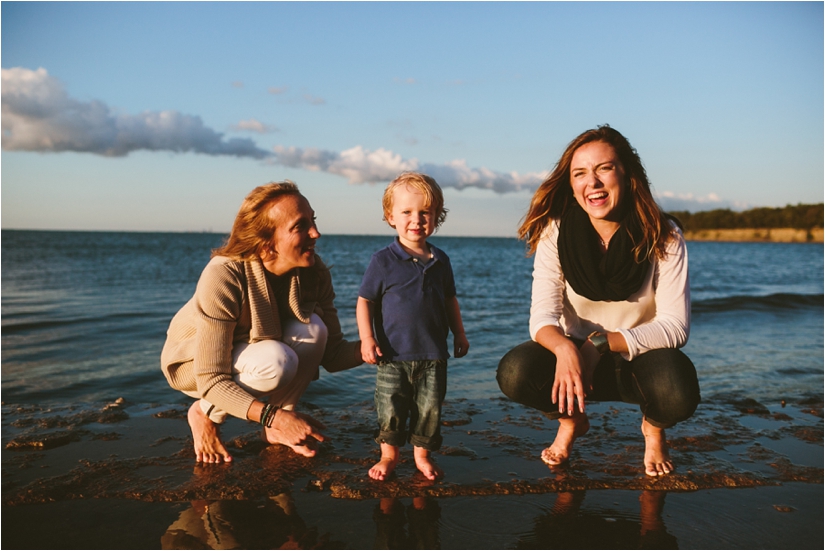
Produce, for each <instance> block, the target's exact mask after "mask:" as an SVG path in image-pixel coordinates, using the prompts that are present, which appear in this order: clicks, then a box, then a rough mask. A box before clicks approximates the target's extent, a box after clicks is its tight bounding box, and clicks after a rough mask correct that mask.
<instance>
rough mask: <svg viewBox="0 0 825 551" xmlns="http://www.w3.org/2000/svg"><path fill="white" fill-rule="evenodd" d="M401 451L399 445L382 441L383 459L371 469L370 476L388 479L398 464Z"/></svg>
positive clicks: (374, 478) (377, 478)
mask: <svg viewBox="0 0 825 551" xmlns="http://www.w3.org/2000/svg"><path fill="white" fill-rule="evenodd" d="M399 458H400V453H399V450H398V446H391V445H389V444H387V443H385V442H382V443H381V460H380V461H379V462H378V463H376V464H375V465H373V466H372V468H371V469H370V472H369V474H370V478H371V479H373V480H386V479H387V477H389V476H390V475H391V474H392V472H393V471H394V470H395V466H396V465H398V459H399Z"/></svg>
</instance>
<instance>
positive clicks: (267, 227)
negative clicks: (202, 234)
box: [212, 180, 301, 260]
mask: <svg viewBox="0 0 825 551" xmlns="http://www.w3.org/2000/svg"><path fill="white" fill-rule="evenodd" d="M288 195H298V196H301V192H299V191H298V186H297V185H295V184H294V183H293V182H290V181H289V180H285V181H283V182H272V183H269V184H266V185H263V186H258V187H256V188H255V189H253V190H252V192H251V193H250V194H249V195H247V196H246V199H244V201H243V204H241V208H240V210H238V215H237V216H236V217H235V223H234V224H232V232H231V233H230V234H229V237H227V238H226V242H224V244H223V246H222V247H220V248H217V249H214V250H213V251H212V256H213V257H214V256H226V257H229V258H231V259H233V260H252V259H254V258H260V256H261V253H262V252H263V251H264V249H265V248H266V247H268V246H269V245H270V244H271V243H272V238H273V236H274V235H275V225H276V223H277V221H276V220H275V218H274V217H273V216H272V211H271V208H272V205H274V204H275V203H277V202H278V201H280V200H281V199H282V198H284V197H286V196H288Z"/></svg>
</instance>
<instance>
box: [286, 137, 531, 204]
mask: <svg viewBox="0 0 825 551" xmlns="http://www.w3.org/2000/svg"><path fill="white" fill-rule="evenodd" d="M272 150H273V151H274V153H275V158H274V162H275V163H277V164H280V165H283V166H288V167H291V168H303V169H305V170H312V171H321V172H328V173H330V174H337V175H339V176H344V177H345V178H347V179H348V180H349V183H350V184H364V183H370V184H373V183H377V182H389V181H390V180H392V179H393V178H395V177H396V176H397V175H398V174H399V173H401V172H405V171H420V172H424V173H426V174H429V175H430V176H432V177H433V178H435V179H436V181H437V182H438V183H439V184H440V185H441V187H453V188H457V189H463V188H467V187H474V188H480V189H490V190H493V191H495V192H497V193H508V192H515V191H522V190H534V189H536V188H537V187H538V186H539V184H540V183H541V182H542V179H543V177H544V175H543V174H540V173H537V172H529V173H526V174H518V173H517V172H508V173H502V172H496V171H494V170H490V169H488V168H470V167H469V166H467V162H466V161H464V160H463V159H459V160H454V161H450V162H448V163H446V164H432V163H420V162H419V161H418V159H403V158H402V157H401V155H399V154H397V153H393V152H392V151H389V150H386V149H383V148H379V149H376V150H375V151H369V150H366V149H364V148H363V147H361V146H360V145H359V146H355V147H353V148H350V149H347V150H345V151H342V152H340V153H338V152H335V151H325V150H321V149H315V148H305V149H302V148H297V147H284V146H280V145H279V146H275V147H274V148H272Z"/></svg>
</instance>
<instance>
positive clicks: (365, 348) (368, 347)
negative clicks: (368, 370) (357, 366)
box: [361, 337, 383, 364]
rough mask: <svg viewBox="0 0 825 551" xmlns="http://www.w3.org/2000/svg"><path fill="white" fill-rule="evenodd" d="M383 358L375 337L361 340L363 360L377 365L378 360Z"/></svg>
mask: <svg viewBox="0 0 825 551" xmlns="http://www.w3.org/2000/svg"><path fill="white" fill-rule="evenodd" d="M381 356H383V354H382V353H381V349H380V348H378V343H377V342H375V338H374V337H367V338H365V339H361V359H362V360H364V361H365V362H367V363H368V364H377V363H378V358H379V357H381Z"/></svg>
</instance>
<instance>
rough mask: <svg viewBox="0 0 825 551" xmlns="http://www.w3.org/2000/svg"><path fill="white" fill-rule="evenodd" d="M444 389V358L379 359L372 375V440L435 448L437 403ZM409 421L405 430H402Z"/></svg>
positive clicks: (438, 437)
mask: <svg viewBox="0 0 825 551" xmlns="http://www.w3.org/2000/svg"><path fill="white" fill-rule="evenodd" d="M446 393H447V361H446V360H413V361H404V362H382V363H380V364H378V371H377V373H376V377H375V409H376V411H377V412H378V427H379V429H378V436H377V437H376V438H375V441H376V442H378V443H379V444H381V443H382V442H383V443H387V444H389V445H391V446H397V447H399V448H400V447H401V446H403V445H404V444H406V443H407V442H408V441H409V442H410V443H411V444H412V445H413V446H418V447H419V448H424V449H425V450H429V451H435V450H437V449H439V448H440V447H441V404H442V402H444V396H445V395H446ZM408 418H409V421H410V429H409V433H408V432H407V430H406V427H407V419H408Z"/></svg>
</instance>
